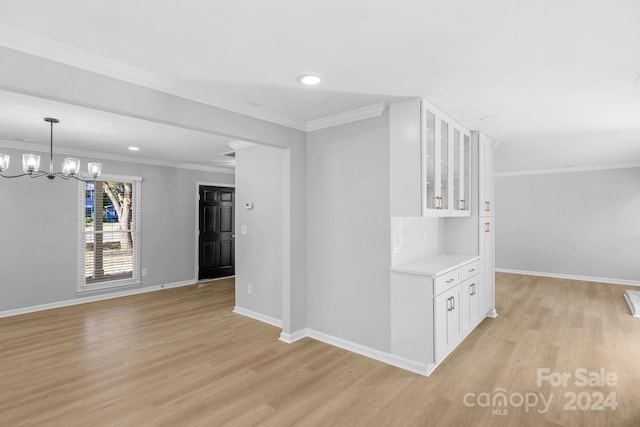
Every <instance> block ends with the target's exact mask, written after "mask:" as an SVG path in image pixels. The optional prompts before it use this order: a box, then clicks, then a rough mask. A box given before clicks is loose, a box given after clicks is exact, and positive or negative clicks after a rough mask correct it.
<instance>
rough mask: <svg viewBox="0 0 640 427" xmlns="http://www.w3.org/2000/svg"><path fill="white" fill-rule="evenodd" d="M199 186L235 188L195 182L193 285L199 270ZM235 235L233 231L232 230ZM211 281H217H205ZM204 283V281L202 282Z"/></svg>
mask: <svg viewBox="0 0 640 427" xmlns="http://www.w3.org/2000/svg"><path fill="white" fill-rule="evenodd" d="M234 176H235V174H234ZM201 185H205V186H210V187H225V188H236V185H235V184H221V183H219V182H204V181H196V196H195V200H196V203H195V205H196V209H195V210H196V221H195V232H194V236H195V242H196V243H195V257H194V259H195V269H194V273H193V281H194V283H198V282H199V280H198V272H199V270H200V186H201ZM233 203H234V206H233V208H234V209H235V198H234V201H233ZM234 233H235V230H234ZM228 277H235V276H228ZM228 277H221V278H220V279H227V278H228ZM211 280H218V279H206V281H207V282H210V281H211ZM203 281H205V280H203Z"/></svg>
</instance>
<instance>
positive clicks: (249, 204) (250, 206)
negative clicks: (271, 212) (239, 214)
mask: <svg viewBox="0 0 640 427" xmlns="http://www.w3.org/2000/svg"><path fill="white" fill-rule="evenodd" d="M244 208H245V209H253V202H244Z"/></svg>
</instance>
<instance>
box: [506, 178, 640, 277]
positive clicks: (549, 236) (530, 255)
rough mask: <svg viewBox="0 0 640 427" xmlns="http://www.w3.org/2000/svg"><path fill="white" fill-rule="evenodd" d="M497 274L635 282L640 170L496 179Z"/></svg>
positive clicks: (639, 272)
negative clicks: (528, 273) (518, 272)
mask: <svg viewBox="0 0 640 427" xmlns="http://www.w3.org/2000/svg"><path fill="white" fill-rule="evenodd" d="M495 198H496V201H495V204H496V210H495V212H496V222H495V224H496V226H495V230H496V268H502V269H512V270H524V271H533V272H542V273H554V274H566V275H577V276H587V277H594V278H604V279H607V278H609V279H618V280H631V281H640V168H629V169H613V170H600V171H583V172H573V173H554V174H538V175H522V176H497V177H496V194H495Z"/></svg>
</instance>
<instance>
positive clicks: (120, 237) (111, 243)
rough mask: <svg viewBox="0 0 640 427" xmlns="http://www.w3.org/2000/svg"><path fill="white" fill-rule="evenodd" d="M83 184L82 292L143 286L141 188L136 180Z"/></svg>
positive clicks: (108, 179)
mask: <svg viewBox="0 0 640 427" xmlns="http://www.w3.org/2000/svg"><path fill="white" fill-rule="evenodd" d="M100 179H101V180H100V181H95V182H86V183H84V182H83V183H80V186H81V190H80V196H81V197H80V200H81V205H82V206H81V208H80V211H81V212H82V215H81V224H80V230H81V231H80V262H79V265H80V268H79V270H80V274H79V287H78V290H79V291H91V290H97V289H104V288H112V287H117V286H128V285H133V284H139V283H140V188H141V185H140V183H141V181H142V180H141V179H140V178H136V177H123V176H108V175H106V176H105V175H103V176H101V177H100Z"/></svg>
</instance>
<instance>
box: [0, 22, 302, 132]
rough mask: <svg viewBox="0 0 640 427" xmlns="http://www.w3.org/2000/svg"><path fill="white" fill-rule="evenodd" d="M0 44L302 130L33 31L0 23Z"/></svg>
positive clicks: (285, 120) (298, 125) (287, 121)
mask: <svg viewBox="0 0 640 427" xmlns="http://www.w3.org/2000/svg"><path fill="white" fill-rule="evenodd" d="M0 45H1V46H5V47H7V48H10V49H14V50H18V51H21V52H24V53H28V54H30V55H35V56H39V57H41V58H45V59H49V60H51V61H55V62H60V63H63V64H66V65H70V66H72V67H76V68H81V69H83V70H86V71H90V72H93V73H98V74H102V75H105V76H108V77H112V78H115V79H118V80H123V81H126V82H129V83H133V84H136V85H139V86H144V87H147V88H149V89H155V90H158V91H160V92H165V93H168V94H171V95H175V96H179V97H181V98H185V99H190V100H192V101H196V102H200V103H203V104H207V105H210V106H212V107H217V108H221V109H223V110H228V111H231V112H234V113H238V114H242V115H245V116H249V117H252V118H254V119H258V120H263V121H266V122H270V123H275V124H278V125H281V126H286V127H289V128H292V129H297V130H302V131H304V130H306V128H305V124H304V123H300V122H297V121H295V120H291V119H289V118H286V117H283V116H281V115H279V114H277V113H275V112H273V111H269V110H266V109H263V108H257V107H253V106H249V105H247V106H241V105H233V104H226V103H221V102H219V101H212V99H215V94H213V93H211V92H207V91H206V90H205V91H203V90H202V88H199V87H196V86H194V85H190V84H187V83H184V82H180V81H178V80H175V79H171V78H168V77H164V76H160V75H158V74H154V73H151V72H149V71H145V70H142V69H140V68H136V67H132V66H130V65H127V64H124V63H122V62H118V61H114V60H112V59H108V58H105V57H103V56H100V55H96V54H94V53H90V52H87V51H85V50H81V49H77V48H74V47H71V46H69V45H66V44H64V43H59V42H56V41H53V40H50V39H46V38H44V37H40V36H37V35H35V34H31V33H27V32H25V31H21V30H18V29H15V28H11V27H7V26H5V25H0Z"/></svg>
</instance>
